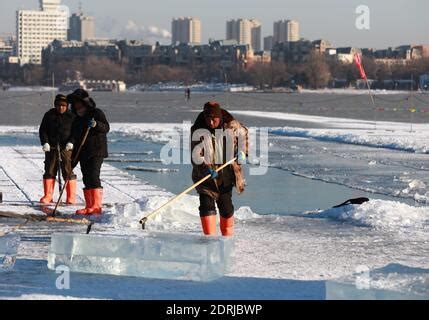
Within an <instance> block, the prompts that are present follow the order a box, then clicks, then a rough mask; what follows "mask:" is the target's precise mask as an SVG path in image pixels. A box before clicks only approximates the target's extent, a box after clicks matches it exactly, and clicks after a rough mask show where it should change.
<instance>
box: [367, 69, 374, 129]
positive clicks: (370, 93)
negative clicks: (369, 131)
mask: <svg viewBox="0 0 429 320" xmlns="http://www.w3.org/2000/svg"><path fill="white" fill-rule="evenodd" d="M365 80H366V85H367V86H368V92H369V96H370V97H371V101H372V107H373V108H374V130H375V131H377V107H376V105H375V100H374V96H373V94H372V90H371V85H370V84H369V81H368V78H367V77H365Z"/></svg>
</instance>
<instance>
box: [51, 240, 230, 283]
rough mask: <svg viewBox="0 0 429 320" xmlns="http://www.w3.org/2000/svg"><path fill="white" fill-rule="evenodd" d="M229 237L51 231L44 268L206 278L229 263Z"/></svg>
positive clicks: (215, 275) (221, 271)
mask: <svg viewBox="0 0 429 320" xmlns="http://www.w3.org/2000/svg"><path fill="white" fill-rule="evenodd" d="M233 245H234V240H233V239H232V238H224V237H204V236H200V235H196V234H173V233H159V232H158V233H144V234H143V236H127V237H125V236H116V235H82V234H65V233H57V234H54V235H53V236H52V240H51V248H50V250H49V254H48V268H49V269H51V270H55V268H56V267H57V266H60V265H65V266H68V267H69V268H70V270H71V271H72V272H84V273H99V274H111V275H122V276H137V277H145V278H157V279H173V280H193V281H211V280H215V279H217V278H220V277H222V276H223V275H225V274H226V273H227V272H228V270H229V269H230V266H231V259H232V251H233Z"/></svg>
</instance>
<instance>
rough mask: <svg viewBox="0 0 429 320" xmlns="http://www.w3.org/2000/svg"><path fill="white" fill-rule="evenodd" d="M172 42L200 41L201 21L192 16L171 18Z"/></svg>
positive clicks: (196, 42) (197, 42)
mask: <svg viewBox="0 0 429 320" xmlns="http://www.w3.org/2000/svg"><path fill="white" fill-rule="evenodd" d="M171 33H172V39H171V42H172V43H173V44H176V43H195V44H199V43H201V21H200V19H198V18H194V17H185V18H183V17H182V18H177V19H173V21H172V23H171Z"/></svg>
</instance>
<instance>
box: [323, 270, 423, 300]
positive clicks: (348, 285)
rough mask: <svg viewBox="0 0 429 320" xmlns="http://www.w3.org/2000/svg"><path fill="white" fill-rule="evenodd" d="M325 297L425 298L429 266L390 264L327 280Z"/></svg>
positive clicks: (359, 298) (328, 298)
mask: <svg viewBox="0 0 429 320" xmlns="http://www.w3.org/2000/svg"><path fill="white" fill-rule="evenodd" d="M326 299H327V300H428V299H429V270H426V269H419V268H411V267H407V266H401V265H398V264H390V265H387V266H386V267H384V268H380V269H375V270H368V271H367V272H366V273H357V274H354V275H351V276H348V277H344V278H340V279H335V280H330V281H327V282H326Z"/></svg>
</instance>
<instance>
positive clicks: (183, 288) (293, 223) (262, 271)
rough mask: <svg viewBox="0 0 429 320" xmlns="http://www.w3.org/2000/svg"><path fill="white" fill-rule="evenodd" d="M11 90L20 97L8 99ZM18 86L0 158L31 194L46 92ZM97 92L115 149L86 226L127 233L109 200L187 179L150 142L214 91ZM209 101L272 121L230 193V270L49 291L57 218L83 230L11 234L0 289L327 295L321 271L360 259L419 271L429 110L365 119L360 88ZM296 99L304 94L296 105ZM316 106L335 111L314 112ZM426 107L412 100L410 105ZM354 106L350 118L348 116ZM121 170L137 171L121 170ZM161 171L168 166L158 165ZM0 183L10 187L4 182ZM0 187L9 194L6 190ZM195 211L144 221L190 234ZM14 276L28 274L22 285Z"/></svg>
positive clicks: (347, 268)
mask: <svg viewBox="0 0 429 320" xmlns="http://www.w3.org/2000/svg"><path fill="white" fill-rule="evenodd" d="M18 94H20V97H21V98H20V99H24V100H16V99H14V98H13V95H18ZM26 94H28V95H29V96H28V98H27V100H26V99H25V97H23V95H24V93H16V92H14V93H0V111H1V112H2V114H4V115H5V117H2V118H1V120H0V121H1V123H0V125H1V127H0V147H1V148H2V149H1V150H2V152H3V154H4V155H5V156H3V158H2V160H1V161H2V162H0V163H1V165H2V167H3V168H4V170H5V172H9V171H11V172H9V174H14V175H15V177H16V178H15V180H16V181H18V182H19V184H20V185H23V186H24V187H23V188H24V189H25V190H28V191H27V195H28V197H30V198H34V199H37V198H38V197H39V196H40V194H39V193H40V192H41V165H42V156H43V154H42V153H41V152H40V150H39V149H40V148H39V146H37V145H38V143H37V135H36V132H37V127H36V126H37V125H38V122H39V121H40V119H39V118H41V116H42V111H43V110H46V107H45V105H46V103H47V101H49V99H50V94H49V93H43V94H40V93H37V95H36V96H34V92H29V93H26ZM30 94H33V96H31V99H29V98H30ZM96 97H97V101H98V102H99V105H100V106H101V107H102V108H103V109H105V110H106V111H107V115H108V117H109V119H110V120H111V121H112V122H113V124H112V133H111V134H110V135H109V148H110V154H111V155H110V158H109V159H108V160H107V164H106V170H107V171H105V175H104V177H103V180H104V182H105V184H107V186H108V187H107V191H108V192H107V197H106V203H108V204H110V206H109V208H108V210H107V214H106V218H105V220H104V221H103V222H102V223H101V224H99V225H98V226H96V227H95V228H94V232H99V233H103V232H116V233H125V234H128V233H129V234H135V233H138V232H140V231H139V230H138V228H139V226H138V223H137V221H138V219H136V216H130V215H129V214H127V213H126V212H123V211H121V210H120V209H118V208H119V207H118V208H116V206H117V205H118V204H125V203H132V202H135V203H137V204H138V205H139V208H140V209H139V211H138V213H137V216H141V215H144V214H146V213H148V212H150V211H151V210H153V209H155V208H157V207H158V206H159V205H161V204H163V202H165V201H166V200H167V199H168V198H169V197H170V196H171V195H172V194H177V193H178V192H180V191H182V190H183V189H185V187H187V186H189V185H190V184H191V179H190V170H191V168H190V166H188V165H165V164H163V163H162V162H160V159H159V153H160V150H161V148H162V146H163V145H164V144H165V143H166V141H168V134H166V132H169V131H175V130H178V128H180V126H181V121H183V120H192V119H193V118H195V116H196V112H197V111H198V110H199V109H200V108H201V105H202V104H203V102H205V101H206V100H208V99H211V98H213V97H211V95H203V94H200V95H195V96H194V98H193V100H191V103H190V104H187V103H185V101H184V99H183V96H182V95H180V94H162V93H150V94H142V93H138V94H131V93H130V94H124V95H117V96H116V95H114V96H113V97H112V95H110V94H97V95H96ZM380 97H381V99H379V102H380V103H381V101H383V102H385V103H386V104H389V103H390V104H389V106H387V107H391V106H393V105H395V104H399V103H400V101H399V100H400V99H404V98H405V97H406V95H401V94H397V95H396V94H395V95H380ZM420 98H421V99H427V96H421V97H420ZM216 99H219V100H220V101H222V102H224V103H225V104H228V105H229V106H230V108H231V110H233V111H236V113H235V114H236V115H237V117H238V118H239V120H241V121H243V122H245V123H246V124H248V125H249V126H257V127H268V128H269V131H270V138H269V167H268V170H267V174H265V175H263V176H249V175H248V176H247V182H248V189H247V191H246V193H245V194H243V195H242V196H235V204H236V210H237V212H236V215H237V218H238V221H237V235H236V239H237V250H236V257H235V264H234V268H233V270H232V272H231V274H229V275H228V277H227V278H225V279H221V280H219V281H216V282H215V283H214V284H213V287H209V286H207V285H205V284H192V283H188V282H180V283H172V282H169V281H156V280H151V281H148V280H144V279H139V280H135V279H130V278H124V277H120V278H114V279H112V278H110V277H107V276H88V275H75V276H74V277H75V278H74V279H75V284H76V286H75V287H74V288H72V289H71V290H70V291H69V292H66V293H59V292H58V291H57V290H56V289H55V288H54V287H53V284H52V283H53V282H52V281H53V280H52V279H54V278H55V275H54V274H52V273H51V272H49V271H48V270H47V269H46V264H45V263H44V259H46V252H47V248H48V245H49V235H50V233H51V232H53V231H58V230H64V228H66V230H70V231H72V230H73V231H78V232H81V230H80V228H78V227H74V226H60V225H47V224H43V223H42V224H37V225H29V226H26V227H25V228H23V230H22V231H20V233H21V235H22V236H23V237H24V240H25V241H24V242H23V247H22V249H21V251H20V256H19V258H18V262H17V265H16V268H17V269H16V272H17V273H14V274H15V276H14V277H10V276H4V275H0V280H1V281H0V296H3V297H22V298H34V297H36V298H37V297H58V296H68V297H71V298H73V297H74V298H117V299H121V298H136V299H140V298H142V299H151V298H155V299H156V298H167V299H168V298H178V297H181V298H183V299H193V298H207V299H219V298H236V299H243V298H262V299H263V298H268V299H286V298H292V299H293V298H303V299H324V298H326V292H325V285H326V281H328V280H331V279H336V278H339V277H343V276H347V275H350V274H351V273H353V272H355V271H356V269H357V268H358V267H359V266H362V265H363V266H366V267H368V268H370V269H372V268H381V267H385V266H387V265H390V264H392V263H395V264H399V265H402V266H407V267H414V268H421V269H423V270H426V269H429V258H428V257H429V243H428V240H427V239H428V235H429V209H428V208H427V207H426V202H427V200H428V196H429V179H428V178H427V171H428V170H429V165H428V164H427V163H428V162H427V160H428V157H429V155H428V154H427V153H428V150H429V147H428V144H429V124H426V123H428V122H429V121H427V119H426V116H427V115H425V114H424V113H422V114H421V116H419V117H417V116H415V115H414V119H412V118H411V117H410V114H409V113H406V112H404V113H403V114H400V113H399V112H396V113H395V112H389V113H383V112H381V111H380V113H379V114H378V116H379V117H378V119H379V120H380V119H383V120H388V121H395V122H393V123H391V122H379V123H378V126H377V128H376V130H375V128H374V124H373V122H372V121H373V113H372V112H371V106H370V105H368V104H367V102H365V101H366V99H368V97H367V96H365V95H350V94H348V95H337V94H335V95H331V94H304V95H302V96H301V97H299V96H297V95H265V94H261V95H253V94H252V95H247V94H246V95H245V97H244V96H242V95H236V96H231V95H217V96H216ZM382 99H384V100H386V99H387V100H391V101H390V102H388V101H387V100H386V101H384V100H382ZM263 100H264V101H263ZM428 100H429V99H428ZM12 101H13V103H12ZM297 101H304V102H303V103H302V104H301V105H299V106H298V107H296V106H295V105H296V104H297V103H298V102H297ZM323 101H324V102H323ZM316 104H325V105H331V106H334V107H335V108H332V107H331V108H328V107H326V108H325V107H320V108H319V109H315V107H314V105H316ZM197 106H198V107H197ZM423 106H424V104H423V103H422V104H421V106H420V107H421V108H423ZM387 107H386V108H387ZM297 108H300V109H299V110H298V109H297ZM324 108H325V109H324ZM357 109H359V110H358V111H357ZM10 110H14V112H11V111H10ZM260 111H263V112H262V114H261V112H260ZM258 112H259V113H258ZM291 112H292V114H291ZM233 113H234V112H233ZM298 113H301V115H299V114H298ZM35 115H38V116H35ZM311 115H322V116H324V117H323V118H320V119H319V118H317V117H313V116H311ZM326 116H334V118H328V117H326ZM354 116H356V118H358V119H359V120H350V119H351V118H353V117H354ZM335 117H336V118H335ZM338 117H342V118H345V119H338ZM383 117H384V118H383ZM347 119H348V120H347ZM411 120H413V121H414V122H415V125H414V126H413V127H411V126H410V123H409V122H408V121H411ZM8 150H9V151H8ZM17 150H18V151H20V152H18V151H17ZM14 152H17V153H16V159H19V162H20V163H21V162H23V161H24V162H25V161H27V162H28V163H30V164H31V166H32V167H30V168H26V169H25V170H23V171H22V172H20V171H19V170H18V171H17V170H16V168H14V167H12V163H14V162H13V159H12V160H10V159H9V160H7V159H8V158H7V157H10V156H11V155H13V154H14ZM6 155H7V156H6ZM23 157H24V158H23ZM25 157H26V158H27V159H25ZM12 158H13V157H12ZM17 161H18V160H17ZM130 167H133V168H134V169H138V171H131V170H129V169H130ZM248 167H249V166H248ZM32 168H33V169H34V170H32ZM163 169H168V171H167V170H164V171H165V172H164V173H162V172H161V171H162V170H163ZM3 180H5V181H6V180H7V178H4V179H3ZM115 181H116V182H115ZM118 181H119V182H118ZM3 183H4V184H5V185H7V186H8V188H11V190H14V189H13V187H10V186H9V183H8V182H7V181H6V182H3ZM4 187H5V186H3V188H4ZM0 191H1V190H0ZM4 194H5V195H6V198H5V195H4V198H5V199H6V200H7V197H8V196H9V195H10V194H13V191H10V190H9V192H7V193H5V192H4ZM362 196H366V197H368V198H371V199H372V201H371V202H369V203H367V204H365V205H363V206H360V207H357V206H356V207H346V208H344V209H334V210H332V209H329V208H331V207H332V206H333V205H336V204H339V203H341V202H343V201H345V200H347V199H349V198H354V197H362ZM14 201H28V199H27V200H26V199H20V198H17V199H15V200H14ZM197 208H198V200H197V197H196V196H195V193H193V194H192V195H191V196H189V197H186V198H185V199H184V200H183V201H181V202H179V203H178V204H177V205H176V206H175V207H174V208H171V209H169V210H167V211H166V212H165V213H164V214H163V215H162V217H159V219H156V220H155V221H152V222H151V224H150V225H149V226H150V228H151V229H153V230H164V231H170V230H174V231H183V232H195V233H199V232H200V226H199V222H198V210H197ZM71 210H72V209H71V208H70V211H71ZM66 211H67V210H66ZM16 223H17V221H13V220H2V223H1V224H0V229H1V230H7V229H8V228H10V226H13V225H15V224H16ZM262 257H263V258H262ZM35 274H37V276H35ZM424 279H426V278H424ZM395 281H396V280H395ZM395 281H393V282H390V283H389V285H390V287H395V284H396V282H395ZM398 281H399V282H400V280H398ZM425 281H427V279H426V280H425ZM104 282H106V283H107V284H105V283H104ZM23 283H27V284H28V285H27V286H22V284H23ZM426 287H427V286H426ZM107 288H109V290H107ZM129 288H132V290H129ZM213 288H214V290H212V289H213ZM225 288H227V290H225ZM426 289H427V288H426ZM225 292H227V293H225Z"/></svg>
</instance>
